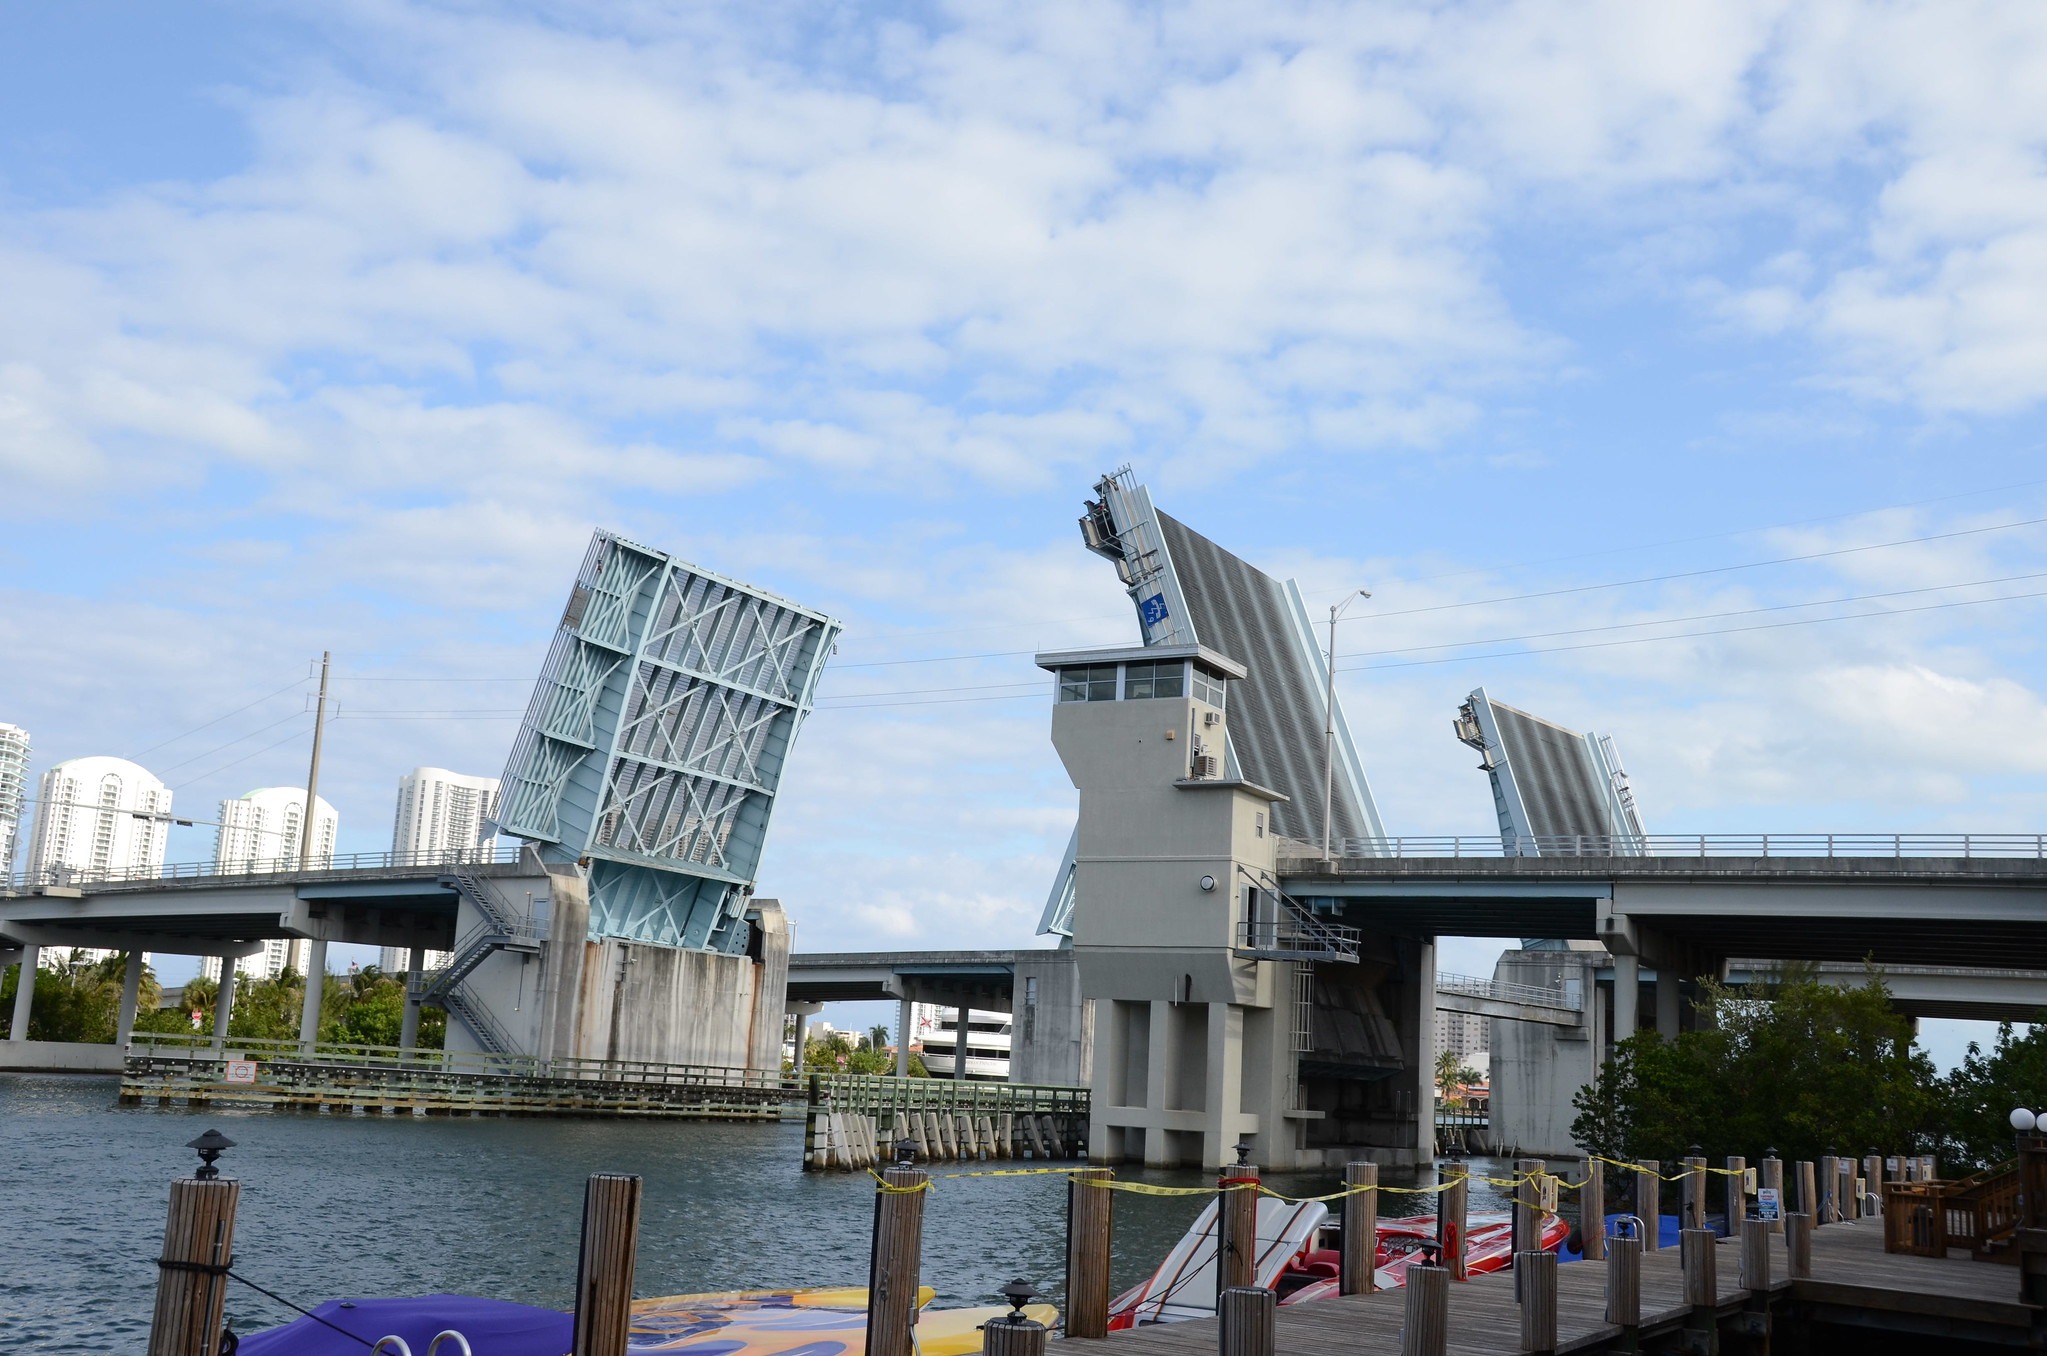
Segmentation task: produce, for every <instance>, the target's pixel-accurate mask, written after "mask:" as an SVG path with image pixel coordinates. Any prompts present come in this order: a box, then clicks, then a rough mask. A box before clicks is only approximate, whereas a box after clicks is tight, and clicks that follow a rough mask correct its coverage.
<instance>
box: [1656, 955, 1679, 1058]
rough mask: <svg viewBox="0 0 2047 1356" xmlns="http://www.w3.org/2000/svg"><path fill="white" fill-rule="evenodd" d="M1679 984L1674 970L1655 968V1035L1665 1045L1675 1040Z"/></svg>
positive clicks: (1664, 967)
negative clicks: (1659, 1037)
mask: <svg viewBox="0 0 2047 1356" xmlns="http://www.w3.org/2000/svg"><path fill="white" fill-rule="evenodd" d="M1679 983H1680V981H1679V980H1678V977H1677V971H1676V970H1675V969H1673V968H1672V967H1670V966H1668V965H1659V966H1657V967H1656V1034H1657V1035H1659V1036H1661V1037H1662V1038H1663V1039H1664V1041H1665V1042H1666V1043H1668V1042H1671V1041H1675V1040H1676V1039H1677V1025H1678V1020H1677V1019H1678V1013H1679V1011H1680V1010H1681V1009H1680V1001H1679V1000H1680V998H1681V991H1680V989H1679Z"/></svg>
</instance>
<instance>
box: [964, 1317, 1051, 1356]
mask: <svg viewBox="0 0 2047 1356" xmlns="http://www.w3.org/2000/svg"><path fill="white" fill-rule="evenodd" d="M1051 1335H1052V1334H1051V1330H1050V1329H1048V1328H1047V1327H1046V1326H1045V1325H1044V1324H1042V1323H1040V1322H1038V1321H1037V1320H1036V1319H1031V1318H1025V1317H1024V1316H1023V1315H1022V1314H1021V1313H1015V1314H1004V1315H1003V1316H1002V1317H1001V1318H991V1319H989V1320H988V1321H987V1322H986V1323H984V1324H982V1325H981V1350H982V1352H983V1353H984V1356H1045V1346H1046V1343H1047V1341H1048V1340H1049V1339H1050V1337H1051Z"/></svg>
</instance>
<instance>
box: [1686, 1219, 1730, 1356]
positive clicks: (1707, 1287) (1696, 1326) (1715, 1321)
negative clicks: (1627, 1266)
mask: <svg viewBox="0 0 2047 1356" xmlns="http://www.w3.org/2000/svg"><path fill="white" fill-rule="evenodd" d="M1718 1241H1719V1240H1718V1239H1717V1238H1716V1236H1715V1235H1714V1233H1713V1231H1712V1230H1710V1229H1686V1230H1685V1231H1684V1232H1683V1233H1681V1234H1679V1235H1678V1249H1679V1251H1678V1269H1679V1271H1680V1272H1681V1273H1682V1275H1683V1278H1684V1302H1685V1304H1686V1305H1687V1306H1688V1307H1689V1308H1690V1309H1691V1313H1690V1315H1689V1316H1688V1317H1687V1318H1686V1320H1685V1325H1684V1326H1685V1329H1686V1335H1687V1337H1688V1338H1689V1339H1690V1346H1689V1349H1690V1350H1693V1351H1699V1350H1701V1349H1703V1350H1705V1351H1707V1352H1711V1351H1713V1350H1715V1349H1716V1348H1717V1347H1718V1345H1719V1337H1720V1276H1719V1266H1718V1262H1719V1256H1718V1254H1717V1253H1716V1252H1715V1251H1714V1247H1715V1244H1716V1243H1717V1242H1718Z"/></svg>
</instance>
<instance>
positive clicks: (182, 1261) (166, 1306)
mask: <svg viewBox="0 0 2047 1356" xmlns="http://www.w3.org/2000/svg"><path fill="white" fill-rule="evenodd" d="M241 1198H242V1184H241V1183H240V1182H236V1181H232V1180H230V1179H227V1178H215V1179H212V1180H210V1181H201V1180H199V1179H198V1178H196V1177H184V1178H180V1179H178V1180H177V1181H174V1182H172V1183H171V1203H170V1213H169V1215H168V1217H167V1218H166V1219H165V1222H164V1231H163V1252H162V1253H161V1254H160V1255H159V1259H158V1261H157V1273H156V1313H155V1315H154V1317H153V1318H152V1319H151V1320H150V1324H149V1356H215V1353H216V1352H218V1351H219V1349H220V1325H221V1306H222V1305H223V1304H225V1303H226V1302H227V1267H228V1264H229V1263H230V1262H231V1261H232V1260H233V1258H234V1245H235V1207H236V1206H237V1205H238V1204H239V1203H240V1202H241Z"/></svg>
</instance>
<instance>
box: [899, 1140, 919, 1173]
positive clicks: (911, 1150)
mask: <svg viewBox="0 0 2047 1356" xmlns="http://www.w3.org/2000/svg"><path fill="white" fill-rule="evenodd" d="M894 1148H895V1151H896V1163H897V1165H898V1166H901V1167H905V1168H907V1167H909V1166H910V1165H911V1164H913V1163H915V1162H916V1161H917V1143H916V1141H915V1140H912V1139H908V1138H904V1139H899V1140H897V1141H896V1142H895V1145H894Z"/></svg>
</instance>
